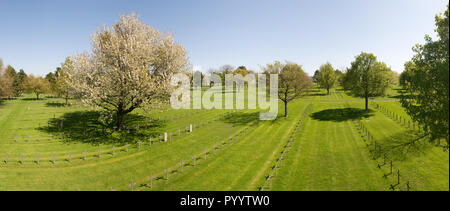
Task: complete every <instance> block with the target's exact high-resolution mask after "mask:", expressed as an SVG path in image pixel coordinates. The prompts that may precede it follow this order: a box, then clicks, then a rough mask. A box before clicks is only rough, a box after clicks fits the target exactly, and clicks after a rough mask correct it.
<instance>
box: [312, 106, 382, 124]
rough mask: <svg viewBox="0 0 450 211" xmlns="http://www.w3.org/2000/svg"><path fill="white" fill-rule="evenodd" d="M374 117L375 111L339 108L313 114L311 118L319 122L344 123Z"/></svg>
mask: <svg viewBox="0 0 450 211" xmlns="http://www.w3.org/2000/svg"><path fill="white" fill-rule="evenodd" d="M373 115H374V111H373V110H372V109H369V110H368V111H367V112H366V111H365V110H364V109H360V108H339V109H327V110H322V111H318V112H315V113H312V114H311V115H310V117H311V118H313V119H315V120H319V121H333V122H344V121H348V120H356V119H361V118H369V117H371V116H373Z"/></svg>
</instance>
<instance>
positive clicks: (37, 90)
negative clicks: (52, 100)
mask: <svg viewBox="0 0 450 211" xmlns="http://www.w3.org/2000/svg"><path fill="white" fill-rule="evenodd" d="M24 86H25V90H26V91H28V92H33V93H34V94H36V99H37V100H39V95H41V94H44V93H47V92H48V90H49V84H48V81H47V80H45V79H44V78H42V77H36V76H34V75H29V76H28V77H27V78H26V80H25V82H24Z"/></svg>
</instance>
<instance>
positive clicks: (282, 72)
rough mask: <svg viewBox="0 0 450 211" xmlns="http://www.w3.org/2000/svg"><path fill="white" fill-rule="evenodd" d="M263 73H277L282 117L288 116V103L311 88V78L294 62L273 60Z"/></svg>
mask: <svg viewBox="0 0 450 211" xmlns="http://www.w3.org/2000/svg"><path fill="white" fill-rule="evenodd" d="M263 73H264V74H266V75H268V77H267V78H269V75H270V74H278V98H279V99H280V100H281V101H282V102H283V103H284V117H288V103H289V102H291V101H292V100H294V99H297V98H300V97H302V96H304V95H306V93H307V92H308V90H309V89H311V88H312V85H313V83H312V79H311V78H310V77H309V76H308V75H307V74H306V73H305V71H303V68H302V66H300V65H298V64H294V63H287V64H282V63H281V62H279V61H275V63H273V64H267V65H266V67H265V68H264V72H263Z"/></svg>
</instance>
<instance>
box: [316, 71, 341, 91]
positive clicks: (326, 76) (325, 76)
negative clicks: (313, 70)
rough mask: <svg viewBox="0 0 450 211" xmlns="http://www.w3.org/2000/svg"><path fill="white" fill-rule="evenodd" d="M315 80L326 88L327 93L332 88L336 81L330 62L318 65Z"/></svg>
mask: <svg viewBox="0 0 450 211" xmlns="http://www.w3.org/2000/svg"><path fill="white" fill-rule="evenodd" d="M317 82H318V83H319V85H320V86H321V87H323V88H325V89H326V90H327V94H328V95H329V94H330V89H332V88H334V86H335V85H336V82H337V76H336V73H335V71H334V68H333V66H332V65H331V64H330V63H326V64H324V65H322V66H320V68H319V73H318V74H317Z"/></svg>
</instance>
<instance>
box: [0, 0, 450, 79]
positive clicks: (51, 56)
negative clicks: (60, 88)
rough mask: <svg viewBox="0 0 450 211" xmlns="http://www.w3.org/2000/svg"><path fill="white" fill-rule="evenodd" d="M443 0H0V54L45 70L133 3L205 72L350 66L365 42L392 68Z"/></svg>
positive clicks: (84, 47)
mask: <svg viewBox="0 0 450 211" xmlns="http://www.w3.org/2000/svg"><path fill="white" fill-rule="evenodd" d="M447 2H448V1H443V0H365V1H362V0H339V1H338V0H317V1H312V0H220V1H219V0H165V1H163V0H159V1H156V0H154V1H151V0H147V1H137V0H135V1H133V0H127V1H125V0H122V1H117V0H89V1H84V0H77V1H69V0H28V1H24V0H0V58H2V60H3V61H4V63H5V64H11V65H12V66H13V67H14V68H16V70H19V69H24V70H25V72H27V73H33V74H38V75H45V74H46V73H48V72H50V71H54V70H55V68H56V67H58V66H59V65H60V63H61V62H63V61H64V59H65V57H67V56H70V55H72V54H76V53H82V52H85V51H89V50H90V35H91V34H92V33H94V32H95V31H96V29H97V26H103V24H106V25H108V26H110V25H112V24H113V23H114V22H116V21H117V20H118V15H119V14H129V13H132V12H135V13H137V14H139V15H140V17H141V19H142V20H143V21H144V22H145V23H146V24H149V25H152V26H154V27H155V28H157V29H159V30H160V31H163V32H173V33H174V34H175V39H176V41H177V42H179V43H181V44H182V45H183V46H184V47H185V48H186V49H187V51H188V55H189V59H190V62H191V63H192V64H193V65H194V66H195V67H196V68H200V69H202V70H203V71H206V70H207V69H209V68H217V67H219V66H221V65H223V64H231V65H234V66H239V65H245V66H247V68H249V69H253V70H256V71H259V70H260V66H261V65H264V64H267V63H270V62H273V61H274V60H280V61H285V60H287V61H291V62H296V63H299V64H301V65H303V67H304V69H305V70H306V71H307V72H308V73H310V74H312V73H313V72H314V71H315V70H316V69H317V68H318V67H319V66H320V65H321V64H323V63H325V62H327V61H329V62H331V63H332V64H333V66H334V67H335V68H343V67H346V66H349V64H350V62H351V61H352V60H353V58H354V57H355V56H356V55H357V54H359V53H360V52H361V51H365V52H371V53H374V54H375V55H376V56H377V57H378V59H379V60H381V61H384V62H386V63H387V64H388V65H389V66H391V67H392V68H393V69H394V70H395V71H397V72H401V71H402V70H403V64H404V62H405V61H407V60H409V59H410V58H411V56H412V55H413V52H412V51H411V48H412V47H413V45H415V44H416V43H423V38H424V35H425V34H430V35H432V37H434V28H435V26H434V16H435V15H436V14H437V13H440V12H443V11H444V10H445V8H446V7H445V6H446V5H447Z"/></svg>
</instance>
